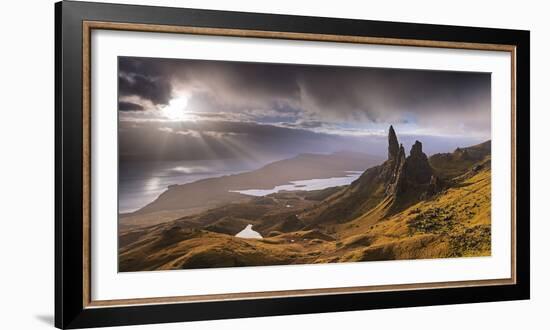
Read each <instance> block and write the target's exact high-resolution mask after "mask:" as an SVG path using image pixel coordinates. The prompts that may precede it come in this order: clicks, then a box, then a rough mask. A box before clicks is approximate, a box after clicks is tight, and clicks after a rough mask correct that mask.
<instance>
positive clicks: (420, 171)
mask: <svg viewBox="0 0 550 330" xmlns="http://www.w3.org/2000/svg"><path fill="white" fill-rule="evenodd" d="M406 174H407V180H408V181H410V182H413V183H415V184H425V183H429V182H430V179H431V177H432V174H433V170H432V167H431V166H430V163H429V162H428V156H426V154H425V153H424V152H422V143H420V141H416V142H415V143H414V145H413V146H412V148H411V154H410V156H409V157H408V158H407V173H406Z"/></svg>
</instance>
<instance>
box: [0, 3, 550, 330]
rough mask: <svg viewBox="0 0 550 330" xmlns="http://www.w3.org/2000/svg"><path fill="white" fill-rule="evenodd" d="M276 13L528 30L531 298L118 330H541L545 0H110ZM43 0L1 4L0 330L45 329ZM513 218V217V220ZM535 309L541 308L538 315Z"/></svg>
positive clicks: (49, 241) (48, 36)
mask: <svg viewBox="0 0 550 330" xmlns="http://www.w3.org/2000/svg"><path fill="white" fill-rule="evenodd" d="M120 2H124V3H142V4H154V5H169V6H180V7H195V8H208V9H225V10H239V11H252V12H269V13H280V14H297V15H311V16H332V17H345V18H360V19H373V20H390V21H408V22H418V23H437V24H454V25H471V26H484V27H501V28H516V29H529V30H531V42H532V45H531V77H532V78H531V90H532V92H531V115H532V119H531V139H532V142H531V151H532V156H531V162H532V166H531V176H532V178H533V179H532V181H531V185H532V189H531V191H532V197H531V200H532V202H531V204H532V216H531V223H532V235H531V238H532V240H531V242H532V248H531V251H532V252H531V256H532V268H531V271H532V299H531V300H530V301H520V302H504V303H485V304H471V305H455V306H436V307H423V308H406V309H393V310H377V311H365V312H346V313H332V314H315V315H305V316H304V315H302V316H285V317H270V318H255V319H241V320H226V321H213V322H212V321H209V322H194V323H187V324H172V325H152V326H141V327H127V328H126V329H138V328H140V329H217V330H221V329H235V328H239V329H262V330H264V329H285V328H288V329H296V328H316V329H338V328H343V327H345V328H346V329H347V328H358V329H359V328H361V329H364V328H368V327H371V328H374V329H376V328H383V329H396V328H407V329H423V330H428V329H442V328H443V329H446V330H451V329H460V330H464V329H478V328H486V329H518V328H524V329H548V327H549V324H550V321H549V320H548V315H545V314H547V312H548V311H549V310H550V307H549V306H550V284H549V281H550V258H549V257H550V248H549V247H548V244H550V240H549V239H548V237H550V236H549V234H550V219H549V217H548V216H547V212H546V210H547V208H548V204H547V200H546V195H547V193H548V191H549V188H550V180H549V179H550V171H549V170H548V169H547V168H548V165H547V163H546V162H548V161H550V157H549V156H548V153H549V152H550V150H549V149H548V147H547V145H548V143H549V137H550V136H549V129H548V128H547V126H548V122H549V120H550V103H549V98H548V94H549V93H548V90H549V89H550V85H549V83H548V77H550V64H549V63H548V61H549V59H550V53H549V51H550V45H549V44H548V42H549V40H550V39H549V37H548V36H549V35H550V22H549V20H548V9H547V8H546V7H547V6H546V2H545V1H531V0H524V1H507V0H486V1H479V0H477V1H476V0H474V1H472V0H461V1H452V2H451V1H437V0H430V1H428V0H415V1H410V0H388V1H371V2H368V1H351V0H340V1H325V2H321V1H301V2H300V1H297V0H276V1H245V0H231V1H223V0H218V1H216V0H202V1H183V0H182V1H168V0H164V1H163V0H149V1H145V0H142V1H139V0H134V1H120ZM53 3H54V1H51V0H47V1H46V0H34V1H30V0H29V1H10V2H5V3H4V4H3V7H2V10H1V11H0V25H1V29H0V36H1V41H2V42H1V50H0V150H1V156H0V224H1V225H0V258H1V261H0V262H1V266H0V269H1V271H0V328H1V329H46V328H51V327H53V280H54V271H53V264H54V253H53V244H54V242H53V238H54V229H53V227H54V209H53V202H54V196H53V194H54V190H53V183H54V177H53V175H54V163H53V162H54V129H53V128H54V110H53V95H54V86H53V73H54V65H53V64H54V51H53V38H54V33H53V32H54V30H53ZM519 221H521V219H520V220H519ZM545 312H546V313H545Z"/></svg>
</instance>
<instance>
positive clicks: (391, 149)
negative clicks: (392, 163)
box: [388, 126, 399, 160]
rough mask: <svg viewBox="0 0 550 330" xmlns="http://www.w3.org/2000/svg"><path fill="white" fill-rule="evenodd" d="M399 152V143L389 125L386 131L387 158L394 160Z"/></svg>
mask: <svg viewBox="0 0 550 330" xmlns="http://www.w3.org/2000/svg"><path fill="white" fill-rule="evenodd" d="M398 153H399V143H398V142H397V135H395V131H394V129H393V126H390V130H389V133H388V160H394V159H396V158H397V156H398Z"/></svg>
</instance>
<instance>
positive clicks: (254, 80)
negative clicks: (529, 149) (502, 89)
mask: <svg viewBox="0 0 550 330" xmlns="http://www.w3.org/2000/svg"><path fill="white" fill-rule="evenodd" d="M118 63H119V67H118V68H119V72H118V85H119V90H118V102H119V103H118V110H119V120H120V122H119V147H120V152H121V158H122V159H172V158H173V159H187V160H195V159H224V158H239V157H240V158H247V157H248V158H262V159H266V160H267V159H277V158H284V157H287V156H291V155H294V154H297V153H302V152H335V151H338V150H343V149H348V150H353V151H362V152H367V153H373V154H379V155H383V154H384V153H385V147H386V146H385V142H384V141H385V134H386V132H387V128H388V126H389V125H390V124H393V125H394V127H396V130H397V132H398V134H399V135H400V140H401V141H403V142H404V144H405V145H406V146H407V144H409V143H412V142H414V140H415V139H421V140H422V141H423V142H425V143H424V145H425V150H426V151H427V152H428V153H432V152H444V151H450V150H452V149H454V148H455V147H458V146H467V145H469V144H475V143H479V142H483V141H485V140H487V139H489V138H490V135H491V75H490V74H489V73H483V72H477V73H476V72H451V71H428V70H404V69H387V68H366V67H349V66H320V65H302V64H276V63H248V62H228V61H206V60H192V59H162V58H137V57H119V60H118ZM428 142H430V143H428Z"/></svg>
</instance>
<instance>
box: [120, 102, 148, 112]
mask: <svg viewBox="0 0 550 330" xmlns="http://www.w3.org/2000/svg"><path fill="white" fill-rule="evenodd" d="M118 110H119V111H142V110H144V108H143V106H142V105H140V104H137V103H133V102H125V101H118Z"/></svg>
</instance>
